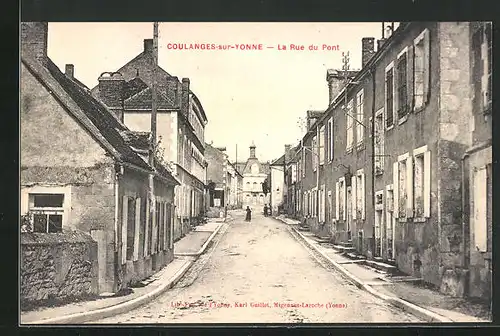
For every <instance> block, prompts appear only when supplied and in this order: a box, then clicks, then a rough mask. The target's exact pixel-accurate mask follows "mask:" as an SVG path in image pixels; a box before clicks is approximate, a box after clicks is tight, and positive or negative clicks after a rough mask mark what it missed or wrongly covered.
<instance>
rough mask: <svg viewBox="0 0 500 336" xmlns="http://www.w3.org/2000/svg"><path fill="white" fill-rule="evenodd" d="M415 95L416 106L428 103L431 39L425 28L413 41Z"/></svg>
mask: <svg viewBox="0 0 500 336" xmlns="http://www.w3.org/2000/svg"><path fill="white" fill-rule="evenodd" d="M413 57H414V60H413V65H414V67H413V96H414V104H415V105H414V108H415V110H419V109H421V108H423V106H424V105H425V104H426V103H427V99H428V97H429V88H430V41H429V30H428V29H425V30H424V31H423V32H422V33H421V34H420V35H419V36H418V37H417V38H416V39H415V40H414V43H413Z"/></svg>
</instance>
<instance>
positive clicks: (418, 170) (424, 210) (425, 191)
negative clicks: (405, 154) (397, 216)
mask: <svg viewBox="0 0 500 336" xmlns="http://www.w3.org/2000/svg"><path fill="white" fill-rule="evenodd" d="M413 156H414V158H413V161H414V164H413V206H414V214H413V217H414V218H415V219H417V218H419V219H420V218H421V219H423V218H426V217H430V183H431V169H430V168H431V152H430V151H428V150H427V146H423V147H420V148H417V149H415V150H414V151H413Z"/></svg>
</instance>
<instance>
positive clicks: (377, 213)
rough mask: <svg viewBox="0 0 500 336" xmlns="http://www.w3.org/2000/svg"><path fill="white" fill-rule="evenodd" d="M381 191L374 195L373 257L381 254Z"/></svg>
mask: <svg viewBox="0 0 500 336" xmlns="http://www.w3.org/2000/svg"><path fill="white" fill-rule="evenodd" d="M383 207H384V205H383V191H377V192H376V193H375V255H376V256H380V255H381V254H382V253H381V252H382V230H381V226H382V222H383Z"/></svg>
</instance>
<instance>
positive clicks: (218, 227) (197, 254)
mask: <svg viewBox="0 0 500 336" xmlns="http://www.w3.org/2000/svg"><path fill="white" fill-rule="evenodd" d="M223 225H224V223H220V224H219V226H217V228H216V229H215V230H214V232H212V234H211V235H210V237H208V239H207V241H206V242H205V244H203V246H202V247H201V248H200V249H199V250H198V252H196V253H175V252H174V256H179V257H196V258H198V257H199V256H200V255H202V254H203V253H204V252H205V250H206V249H207V247H208V244H210V242H211V241H212V240H213V239H214V237H215V235H216V234H217V233H218V232H219V230H220V228H221V227H222V226H223Z"/></svg>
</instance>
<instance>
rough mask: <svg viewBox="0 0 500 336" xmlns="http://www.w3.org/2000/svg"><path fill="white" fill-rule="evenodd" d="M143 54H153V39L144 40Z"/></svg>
mask: <svg viewBox="0 0 500 336" xmlns="http://www.w3.org/2000/svg"><path fill="white" fill-rule="evenodd" d="M144 53H145V54H150V53H153V39H145V40H144Z"/></svg>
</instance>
